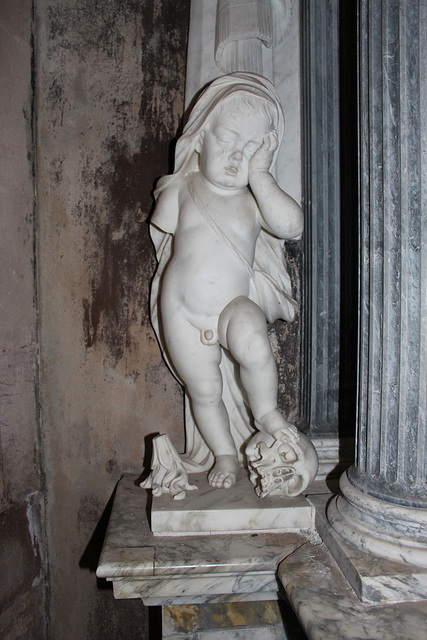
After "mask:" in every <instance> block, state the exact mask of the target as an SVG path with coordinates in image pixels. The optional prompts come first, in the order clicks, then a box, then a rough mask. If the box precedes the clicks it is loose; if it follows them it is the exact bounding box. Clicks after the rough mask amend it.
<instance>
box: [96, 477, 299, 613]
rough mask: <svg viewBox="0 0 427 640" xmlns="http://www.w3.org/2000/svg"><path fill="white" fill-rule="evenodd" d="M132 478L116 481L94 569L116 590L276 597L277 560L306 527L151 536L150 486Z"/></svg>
mask: <svg viewBox="0 0 427 640" xmlns="http://www.w3.org/2000/svg"><path fill="white" fill-rule="evenodd" d="M134 481H135V479H134V478H132V477H130V476H125V477H124V479H123V480H121V481H120V483H119V485H118V488H117V492H116V496H115V499H114V505H113V510H112V513H111V517H110V523H109V526H108V530H107V534H106V538H105V541H104V547H103V550H102V554H101V557H100V561H99V565H98V569H97V576H98V577H99V578H106V579H107V580H110V581H112V582H113V586H114V595H115V597H116V598H142V600H143V601H144V603H145V604H146V605H159V604H175V603H176V604H183V603H187V604H191V603H194V604H199V603H204V602H221V601H245V600H260V599H262V600H269V599H277V589H278V587H277V578H276V568H277V565H278V563H279V562H280V561H281V560H282V559H283V558H284V557H286V556H287V555H288V554H290V553H293V551H294V550H295V549H297V548H298V547H299V546H300V545H301V544H303V543H304V542H305V541H306V540H307V535H302V534H301V533H294V532H288V533H268V534H266V533H259V534H256V533H255V534H249V533H246V534H239V535H232V534H223V535H221V534H219V535H215V536H209V535H198V536H190V537H185V536H184V537H176V536H167V537H154V536H153V534H152V533H151V531H150V529H149V526H148V522H147V516H146V509H147V505H146V497H147V492H146V491H144V490H142V489H140V488H139V487H138V486H136V485H135V482H134ZM223 491H225V490H223Z"/></svg>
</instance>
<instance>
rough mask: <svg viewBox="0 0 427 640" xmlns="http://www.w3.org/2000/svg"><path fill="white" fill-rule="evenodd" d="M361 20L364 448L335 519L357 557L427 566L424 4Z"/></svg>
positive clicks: (360, 423) (383, 9) (368, 13)
mask: <svg viewBox="0 0 427 640" xmlns="http://www.w3.org/2000/svg"><path fill="white" fill-rule="evenodd" d="M359 12H360V13H359V91H360V94H359V131H360V185H361V186H360V277H361V281H360V299H359V322H360V333H359V371H358V374H359V377H358V379H359V382H358V386H359V388H358V419H357V448H356V462H355V465H354V466H353V467H351V468H350V470H349V471H348V473H347V474H345V475H344V476H343V477H342V478H341V491H342V496H340V497H339V498H338V499H337V500H336V501H334V502H333V503H332V504H331V505H330V508H329V510H328V519H329V521H330V523H331V525H332V527H333V529H334V530H335V531H337V532H338V533H339V534H340V536H341V537H343V538H344V539H346V540H347V541H349V542H351V543H352V544H353V545H356V546H357V547H359V548H360V549H367V550H369V551H372V552H374V553H376V554H378V555H382V556H387V557H389V558H392V559H395V560H403V561H404V562H409V563H411V564H415V565H418V566H419V567H427V478H426V420H427V158H426V149H427V89H426V85H427V83H426V66H427V46H426V42H427V36H426V28H425V26H426V24H427V3H426V1H425V0H421V1H420V2H415V1H413V2H412V1H403V0H402V1H399V0H393V1H391V0H361V1H360V7H359Z"/></svg>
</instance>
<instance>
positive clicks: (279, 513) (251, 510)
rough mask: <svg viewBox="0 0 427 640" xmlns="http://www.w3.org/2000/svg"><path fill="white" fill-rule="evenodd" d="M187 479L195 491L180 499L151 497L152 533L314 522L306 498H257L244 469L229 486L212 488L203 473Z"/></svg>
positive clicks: (287, 526) (290, 526) (266, 528)
mask: <svg viewBox="0 0 427 640" xmlns="http://www.w3.org/2000/svg"><path fill="white" fill-rule="evenodd" d="M190 482H191V484H192V485H193V484H194V485H196V486H197V487H198V491H195V492H192V493H189V494H188V495H187V498H186V499H185V500H183V501H180V502H177V501H174V500H173V499H172V498H171V496H170V495H167V494H166V495H162V496H159V497H154V498H153V505H152V509H151V528H152V531H153V533H154V535H194V534H197V533H221V532H226V531H229V532H243V531H246V532H247V531H250V532H259V531H289V530H291V531H292V530H298V529H309V528H310V527H312V525H313V510H312V507H311V505H310V503H309V502H308V501H307V500H306V498H304V497H303V496H298V497H297V498H283V497H277V498H268V497H267V498H263V499H261V498H258V497H257V495H256V494H255V492H254V490H253V487H252V485H251V483H250V482H249V480H248V478H247V474H246V472H245V471H244V470H243V469H241V470H240V472H239V476H238V479H237V482H236V484H235V485H234V486H233V487H231V488H230V489H214V488H212V487H211V486H210V485H209V484H208V483H207V480H206V475H205V474H192V475H190ZM247 551H248V549H245V551H244V555H245V556H246V554H247Z"/></svg>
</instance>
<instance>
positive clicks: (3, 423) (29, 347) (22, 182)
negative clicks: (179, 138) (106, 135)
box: [0, 0, 46, 640]
mask: <svg viewBox="0 0 427 640" xmlns="http://www.w3.org/2000/svg"><path fill="white" fill-rule="evenodd" d="M0 60H1V63H0V87H1V91H0V113H1V119H0V219H1V232H0V260H1V266H0V576H1V577H0V637H1V638H5V639H7V640H13V639H15V638H16V639H17V638H36V639H38V638H40V639H42V638H45V637H46V625H45V620H46V616H45V602H46V600H45V592H46V581H45V577H46V565H45V556H44V546H45V545H44V535H43V531H44V517H43V504H44V500H43V481H42V476H41V474H40V464H39V460H40V446H39V432H38V420H37V400H36V377H37V362H38V345H37V339H36V335H37V332H36V304H35V303H36V292H35V286H34V283H35V278H34V175H33V174H34V157H33V147H34V144H33V135H32V131H33V90H32V3H31V1H30V0H19V1H16V0H2V2H1V3H0Z"/></svg>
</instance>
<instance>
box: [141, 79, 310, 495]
mask: <svg viewBox="0 0 427 640" xmlns="http://www.w3.org/2000/svg"><path fill="white" fill-rule="evenodd" d="M282 135H283V115H282V111H281V107H280V104H279V100H278V98H277V94H276V92H275V90H274V88H273V86H272V85H271V83H269V81H268V80H265V79H264V78H261V77H260V76H256V75H255V74H244V73H236V74H231V75H229V76H223V77H222V78H219V79H218V80H216V81H215V82H214V83H212V84H211V85H210V86H209V87H208V89H207V90H206V91H205V93H204V94H202V97H201V98H200V99H199V101H198V102H197V104H196V106H195V108H194V109H193V111H192V113H191V115H190V119H189V122H188V124H187V127H186V129H184V133H183V136H182V137H181V138H180V140H179V141H178V143H177V149H176V162H175V172H174V173H173V174H172V175H169V176H165V177H164V178H162V179H161V180H160V181H159V185H158V189H157V191H156V193H155V197H156V206H155V210H154V213H153V216H152V218H151V227H150V228H151V234H152V238H153V241H154V243H155V245H156V250H157V257H158V260H159V267H158V271H157V274H156V277H155V282H154V284H153V289H152V315H153V317H154V325H155V327H156V330H157V333H158V337H159V340H160V343H161V346H162V349H163V352H164V354H165V357H166V360H167V362H168V364H169V366H170V368H171V369H172V371H173V373H174V374H175V375H176V377H177V378H178V380H179V381H180V382H181V383H182V385H183V386H184V388H185V392H186V397H187V413H188V414H189V415H188V418H187V419H188V421H189V422H191V423H192V433H190V431H191V429H190V428H189V427H187V453H186V456H187V458H186V460H187V463H188V469H189V470H198V469H202V468H204V469H206V468H208V469H209V473H208V481H209V483H210V484H211V485H212V486H213V487H215V488H229V487H231V486H232V485H233V484H234V482H235V480H236V475H237V471H238V468H239V460H241V458H242V446H244V443H245V441H247V440H248V437H249V436H250V435H251V434H252V433H253V430H254V429H253V426H252V425H253V422H254V424H255V426H256V428H257V429H258V430H260V431H264V432H266V433H267V434H269V435H271V436H273V437H274V438H276V439H281V440H283V441H286V442H289V443H292V442H295V441H297V440H298V437H299V434H298V431H297V429H296V428H295V427H294V426H293V425H291V424H289V423H288V422H287V421H286V420H285V419H284V417H283V416H282V415H281V413H280V412H279V411H278V408H277V389H278V376H277V368H276V364H275V361H274V357H273V353H272V350H271V346H270V342H269V339H268V334H267V320H266V318H267V319H268V320H270V321H271V320H274V319H276V318H278V317H282V318H284V319H286V320H292V319H293V317H294V315H295V302H294V301H293V300H292V298H291V297H290V283H289V276H288V275H287V273H286V270H285V268H284V266H283V261H282V258H281V256H279V253H280V252H281V247H280V241H277V238H279V239H289V238H297V237H298V236H300V235H301V233H302V231H303V214H302V211H301V209H300V207H299V206H298V204H297V203H296V202H295V201H294V200H293V199H292V198H291V197H290V196H289V195H287V194H286V193H284V192H283V191H282V190H281V189H280V187H279V186H278V185H277V183H276V180H275V179H274V177H273V175H272V174H271V173H270V169H271V167H272V164H273V162H274V160H275V156H276V153H277V149H278V145H279V143H280V140H281V137H282ZM260 235H262V237H263V240H262V242H263V246H264V248H262V247H261V249H259V247H258V244H259V239H260ZM275 242H279V245H277V246H278V247H279V249H278V248H277V246H276V245H275V244H274V243H275ZM257 247H258V248H257ZM257 252H258V254H259V255H260V256H261V257H259V256H258V257H256V254H257ZM270 256H272V257H271V258H270ZM271 260H272V262H271ZM260 264H261V266H259V265H260ZM224 360H227V363H228V364H227V366H228V373H227V374H226V373H224V371H223V369H222V367H223V366H224ZM230 372H231V374H230ZM225 377H228V379H229V378H230V377H231V378H233V377H234V378H235V380H234V382H231V384H232V385H234V386H235V388H236V389H238V392H239V393H240V394H241V398H243V401H242V400H239V399H236V391H235V390H234V391H233V390H232V391H231V392H230V391H227V390H226V387H228V386H229V383H228V382H227V381H226V380H225ZM230 399H231V400H230ZM227 402H228V405H230V402H231V404H233V403H234V404H236V403H237V405H239V406H238V409H237V413H239V414H240V417H241V418H242V416H243V418H242V419H243V422H245V421H246V423H247V431H246V432H245V431H244V429H243V431H242V429H240V432H239V433H238V434H237V436H236V433H233V423H234V414H235V413H236V411H235V410H233V409H230V408H229V407H227V406H226V404H227ZM239 403H240V404H239ZM247 407H249V408H250V412H248V411H247ZM245 411H246V414H245V415H243V414H244V413H245ZM250 414H252V416H253V420H252V418H251V417H250ZM184 459H185V456H184ZM197 465H198V466H197Z"/></svg>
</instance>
